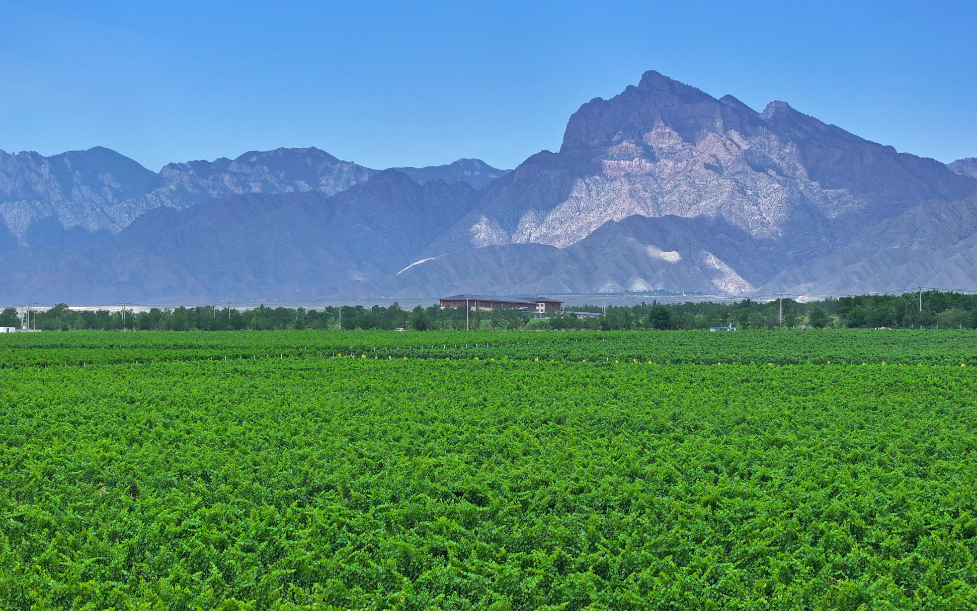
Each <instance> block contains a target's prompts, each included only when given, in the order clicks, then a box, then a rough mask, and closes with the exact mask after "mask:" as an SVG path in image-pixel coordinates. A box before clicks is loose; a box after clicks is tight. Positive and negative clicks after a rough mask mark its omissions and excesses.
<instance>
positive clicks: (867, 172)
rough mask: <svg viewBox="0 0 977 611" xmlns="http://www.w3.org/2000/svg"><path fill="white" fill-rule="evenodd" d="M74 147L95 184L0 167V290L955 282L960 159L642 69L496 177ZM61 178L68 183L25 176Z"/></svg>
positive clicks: (119, 292) (24, 158) (823, 289)
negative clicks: (907, 148)
mask: <svg viewBox="0 0 977 611" xmlns="http://www.w3.org/2000/svg"><path fill="white" fill-rule="evenodd" d="M96 153H97V154H98V155H101V156H104V157H105V158H106V159H108V160H109V161H111V163H109V162H108V161H106V163H105V164H104V165H105V167H106V168H108V169H104V171H103V170H101V169H99V170H97V171H96V170H92V169H88V170H84V171H82V170H80V169H79V168H80V167H81V166H82V163H81V162H80V161H77V160H74V161H70V163H68V162H66V161H61V160H58V161H52V160H55V159H56V158H50V159H49V160H45V159H44V158H41V157H37V156H34V157H31V156H30V154H21V155H18V156H10V155H7V156H6V157H3V158H2V160H3V162H4V165H2V167H3V168H4V169H3V174H2V175H0V180H3V181H4V182H3V189H2V191H0V192H3V193H16V194H17V195H16V196H10V195H4V197H5V198H6V199H4V201H3V202H2V203H0V213H3V214H4V217H3V218H4V219H5V220H7V219H11V220H7V227H8V228H9V229H8V230H6V231H4V228H3V227H0V253H2V252H4V249H6V250H10V249H11V248H13V247H14V246H15V245H17V244H20V245H22V246H23V245H24V244H38V245H41V246H39V247H35V248H23V247H22V248H17V249H16V250H13V251H12V252H8V254H6V255H4V256H2V257H0V266H2V268H3V269H4V270H10V271H7V272H6V274H5V276H4V277H3V280H0V295H5V296H7V297H8V299H12V300H13V301H14V302H16V301H18V300H19V301H43V302H56V301H69V302H78V301H89V302H91V301H100V302H103V303H105V302H113V301H121V300H123V299H126V300H128V301H143V302H155V303H161V302H168V303H173V302H177V301H185V302H188V303H189V302H191V301H192V302H199V301H212V300H220V299H235V300H242V299H266V300H273V299H288V298H293V299H297V298H302V299H314V298H324V297H336V296H351V297H352V296H359V297H363V298H370V297H376V298H380V297H389V298H401V297H411V296H412V297H435V296H438V295H441V294H448V293H459V292H483V293H502V294H513V293H554V294H559V293H565V292H573V293H603V292H617V291H647V290H664V291H669V292H680V291H683V290H684V291H685V292H687V293H700V294H705V293H711V294H725V295H744V294H755V295H759V294H766V293H771V292H787V293H799V292H806V293H814V294H828V293H839V292H841V293H850V292H864V291H868V290H895V289H897V288H906V287H909V286H913V285H918V284H923V285H924V286H938V287H943V288H965V287H970V286H971V285H974V287H975V288H977V282H975V279H977V264H972V261H973V260H974V257H972V256H971V253H972V252H975V251H974V248H973V247H974V246H977V243H974V241H975V240H977V237H974V236H975V234H977V232H975V231H972V226H974V225H975V223H974V221H973V218H974V217H977V213H975V212H974V206H975V204H974V201H975V200H974V199H973V197H974V196H975V195H977V178H975V177H974V176H972V175H971V168H972V167H973V163H972V161H973V160H967V159H965V160H960V161H958V162H954V164H952V168H951V167H948V166H946V165H944V164H941V163H939V162H937V161H935V160H932V159H925V158H921V157H916V156H914V155H910V154H906V153H898V152H897V151H895V149H893V148H892V147H889V146H883V145H881V144H876V143H873V142H869V141H867V140H865V139H863V138H860V137H858V136H855V135H853V134H851V133H848V132H846V131H845V130H843V129H841V128H839V127H836V126H833V125H828V124H825V123H823V122H821V121H819V120H817V119H815V118H813V117H810V116H807V115H805V114H802V113H800V112H798V111H796V110H794V109H793V108H791V107H790V106H789V105H788V104H786V103H784V102H771V103H770V104H768V105H767V107H766V108H765V109H764V110H763V111H762V112H756V111H755V110H753V109H751V108H749V107H747V106H746V105H745V104H743V103H742V102H740V101H738V100H737V99H735V98H733V97H732V96H728V95H727V96H724V97H722V98H718V99H717V98H714V97H712V96H710V95H708V94H706V93H704V92H702V91H700V90H698V89H695V88H694V87H690V86H688V85H685V84H682V83H679V82H678V81H675V80H672V79H669V78H667V77H664V76H662V75H661V74H658V73H657V72H647V73H645V74H644V76H643V77H642V78H641V81H640V83H639V84H638V85H637V86H636V87H628V88H627V89H625V91H624V92H622V93H621V94H620V95H618V96H615V97H614V98H612V99H610V100H603V99H600V98H597V99H594V100H591V101H590V102H588V103H586V104H584V105H583V106H581V107H580V109H579V110H578V111H577V112H576V113H574V114H573V116H572V117H571V118H570V120H569V122H568V125H567V128H566V131H565V134H564V138H563V143H562V146H561V147H560V150H559V152H556V153H552V152H548V151H543V152H540V153H538V154H536V155H533V156H531V157H530V158H529V159H527V160H526V161H525V162H523V163H522V164H520V165H519V166H518V167H517V168H516V169H515V170H513V171H511V172H505V171H500V170H496V169H494V168H491V167H489V166H487V165H486V164H484V163H482V162H480V161H478V160H460V161H458V162H455V163H453V164H450V165H447V166H437V167H427V168H402V170H403V171H402V172H399V171H395V170H387V171H383V172H378V171H377V170H371V169H368V168H364V167H362V166H358V165H356V164H354V163H351V162H345V161H341V160H339V159H337V158H335V157H333V156H331V155H328V154H326V153H324V152H322V151H319V150H317V149H279V150H277V151H269V152H264V153H258V152H256V153H247V154H245V155H242V156H241V157H239V158H238V159H235V160H233V161H231V160H228V159H219V160H216V161H214V162H190V163H182V164H171V165H168V166H166V167H165V168H163V170H162V171H161V172H160V173H159V174H158V175H154V174H152V173H148V172H147V171H146V170H145V169H142V168H140V167H139V166H138V164H135V162H132V161H131V160H126V159H125V158H124V157H121V156H119V155H116V154H114V153H111V151H106V150H105V149H93V151H88V152H85V153H79V154H68V155H82V156H85V155H89V156H91V158H92V159H95V158H96V157H98V155H96ZM85 158H86V159H88V157H85ZM98 158H101V157H98ZM62 167H70V168H71V171H70V172H69V173H68V174H66V176H69V177H70V180H68V179H66V180H67V182H65V180H56V179H51V178H47V177H48V176H49V175H56V174H57V171H60V170H57V168H62ZM86 167H95V166H93V165H89V166H86ZM99 167H101V166H99ZM56 170H57V171H56ZM59 176H60V175H59ZM140 182H142V183H143V186H139V184H140ZM419 183H423V184H419ZM65 184H67V185H68V186H65ZM93 185H94V186H93ZM55 187H57V188H55ZM76 194H78V195H77V197H78V198H79V199H78V202H81V203H78V202H76V201H75V200H74V199H71V198H73V197H75V196H76ZM30 198H33V199H30ZM45 198H46V199H45ZM59 198H60V199H59ZM86 198H87V199H86ZM213 198H219V199H213ZM968 198H971V199H968ZM52 201H53V202H58V203H56V204H52V203H50V202H52ZM11 202H15V203H11ZM24 202H34V203H30V204H25V203H24ZM37 202H42V203H43V205H42V204H41V203H37ZM44 202H47V203H44ZM8 204H10V205H9V206H8ZM3 206H7V207H6V208H4V207H3ZM44 206H48V208H44ZM32 214H33V216H31V215H32ZM45 215H46V216H45ZM62 219H66V220H62ZM79 219H83V220H84V222H82V221H81V220H79ZM66 228H67V229H66ZM112 232H118V233H117V234H114V233H112Z"/></svg>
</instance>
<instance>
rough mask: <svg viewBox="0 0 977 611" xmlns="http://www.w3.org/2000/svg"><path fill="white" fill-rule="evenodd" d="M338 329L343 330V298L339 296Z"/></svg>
mask: <svg viewBox="0 0 977 611" xmlns="http://www.w3.org/2000/svg"><path fill="white" fill-rule="evenodd" d="M339 330H340V331H342V330H343V298H342V297H340V298H339Z"/></svg>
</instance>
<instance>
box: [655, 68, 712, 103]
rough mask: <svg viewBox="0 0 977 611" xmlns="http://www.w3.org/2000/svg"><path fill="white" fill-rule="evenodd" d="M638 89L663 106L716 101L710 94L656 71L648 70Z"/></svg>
mask: <svg viewBox="0 0 977 611" xmlns="http://www.w3.org/2000/svg"><path fill="white" fill-rule="evenodd" d="M637 89H638V91H639V92H642V94H644V95H645V96H647V97H649V98H650V99H653V100H656V101H658V102H659V103H660V104H663V105H670V104H673V103H675V102H679V103H681V104H696V103H698V102H705V101H713V100H714V98H713V97H712V96H711V95H709V94H708V93H705V92H703V91H701V90H699V89H696V88H695V87H692V86H691V85H686V84H685V83H682V82H680V81H676V80H675V79H672V78H669V77H667V76H665V75H663V74H661V73H660V72H656V71H655V70H648V71H647V72H645V73H644V74H642V75H641V80H640V81H639V82H638V87H637Z"/></svg>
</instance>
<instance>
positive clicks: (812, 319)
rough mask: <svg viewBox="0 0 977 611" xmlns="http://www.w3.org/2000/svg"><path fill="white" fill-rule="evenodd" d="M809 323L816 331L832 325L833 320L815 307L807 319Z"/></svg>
mask: <svg viewBox="0 0 977 611" xmlns="http://www.w3.org/2000/svg"><path fill="white" fill-rule="evenodd" d="M807 321H808V323H809V324H810V325H811V326H812V327H814V328H815V329H823V328H825V327H827V326H828V325H829V324H830V323H831V319H830V318H828V313H827V312H825V311H824V310H822V309H821V308H820V307H819V306H814V309H813V310H811V313H810V314H809V315H808V317H807Z"/></svg>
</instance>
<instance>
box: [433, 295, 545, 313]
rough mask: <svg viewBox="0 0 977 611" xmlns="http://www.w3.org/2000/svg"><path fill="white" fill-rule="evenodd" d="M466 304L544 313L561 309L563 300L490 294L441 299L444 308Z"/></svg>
mask: <svg viewBox="0 0 977 611" xmlns="http://www.w3.org/2000/svg"><path fill="white" fill-rule="evenodd" d="M465 305H467V306H468V307H469V308H472V309H479V310H497V309H498V310H532V311H534V312H539V313H541V314H542V313H545V312H556V311H559V310H560V309H561V308H562V307H563V302H562V301H559V300H556V299H548V298H546V297H530V298H526V299H522V298H520V299H509V298H506V297H492V296H489V295H452V296H450V297H443V298H442V299H441V307H442V308H462V307H465Z"/></svg>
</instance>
